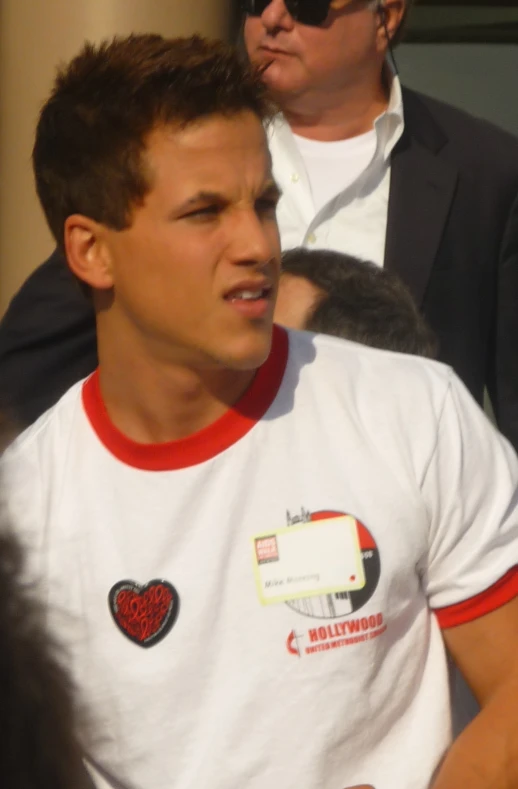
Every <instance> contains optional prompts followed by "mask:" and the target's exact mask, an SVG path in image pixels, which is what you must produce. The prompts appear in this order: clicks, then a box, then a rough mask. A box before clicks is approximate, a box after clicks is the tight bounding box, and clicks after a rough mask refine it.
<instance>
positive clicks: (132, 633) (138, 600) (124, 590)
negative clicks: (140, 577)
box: [108, 580, 180, 647]
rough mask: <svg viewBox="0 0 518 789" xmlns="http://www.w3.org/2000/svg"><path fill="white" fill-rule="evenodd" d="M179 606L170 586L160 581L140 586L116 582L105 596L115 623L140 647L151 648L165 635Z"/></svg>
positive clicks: (173, 589)
mask: <svg viewBox="0 0 518 789" xmlns="http://www.w3.org/2000/svg"><path fill="white" fill-rule="evenodd" d="M179 603H180V600H179V597H178V592H177V591H176V589H175V588H174V586H173V585H172V584H170V583H169V581H161V580H153V581H149V583H147V584H144V585H142V584H138V583H136V582H135V581H118V582H117V583H116V584H114V585H113V586H112V588H111V589H110V593H109V595H108V604H109V606H110V611H111V615H112V616H113V619H114V621H115V623H116V624H117V626H118V627H119V629H120V630H121V631H122V632H123V633H124V635H125V636H127V637H128V638H129V639H130V640H131V641H134V642H135V644H138V645H139V646H141V647H152V646H153V645H154V644H157V643H158V642H159V641H161V640H162V639H163V638H164V636H166V635H167V634H168V633H169V631H170V630H171V628H172V626H173V625H174V623H175V621H176V618H177V616H178V609H179Z"/></svg>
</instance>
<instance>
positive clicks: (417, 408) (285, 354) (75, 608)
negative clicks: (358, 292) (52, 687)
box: [4, 329, 518, 789]
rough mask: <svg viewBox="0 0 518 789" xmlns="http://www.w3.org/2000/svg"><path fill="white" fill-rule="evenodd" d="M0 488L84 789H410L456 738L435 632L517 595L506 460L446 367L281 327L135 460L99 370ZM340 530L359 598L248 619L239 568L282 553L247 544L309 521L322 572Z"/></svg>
mask: <svg viewBox="0 0 518 789" xmlns="http://www.w3.org/2000/svg"><path fill="white" fill-rule="evenodd" d="M4 471H5V473H6V475H7V486H6V487H7V490H8V491H9V501H8V504H9V507H10V509H11V512H12V515H13V517H14V518H15V522H16V526H17V529H18V532H19V533H20V534H21V535H22V537H23V539H24V541H25V542H26V544H27V546H28V551H29V552H28V558H29V567H30V571H31V575H32V576H36V577H38V578H40V579H41V580H40V582H41V584H42V590H43V594H44V595H45V598H46V600H47V601H48V603H49V606H50V623H51V627H52V629H53V630H56V631H57V632H58V633H59V634H60V636H61V638H62V639H64V641H65V644H66V646H67V649H68V650H69V653H70V660H71V666H72V673H73V677H74V680H75V682H76V683H77V686H78V688H79V691H80V696H81V699H82V700H83V701H84V703H85V704H86V706H87V707H88V708H89V711H90V718H91V720H90V725H89V729H88V730H87V731H85V732H84V733H83V739H84V743H85V747H86V750H87V754H88V759H89V762H90V765H93V766H94V768H95V770H96V772H97V775H99V776H102V779H100V783H101V785H102V786H108V787H113V789H115V788H117V789H121V788H122V789H199V787H209V786H210V787H211V789H243V787H246V789H265V787H275V788H277V787H279V788H280V787H282V789H315V787H319V789H345V788H346V787H354V786H356V785H358V784H371V785H372V786H374V787H375V788H376V789H427V788H428V786H429V783H430V780H431V776H432V774H433V772H434V770H435V769H436V768H437V765H438V764H439V762H440V760H441V758H442V757H443V755H444V752H445V750H446V748H447V747H448V745H449V742H450V728H451V719H450V718H451V716H450V705H449V685H448V670H447V661H446V657H445V651H444V646H443V640H442V637H441V632H440V627H441V626H443V627H444V626H454V625H456V624H459V623H462V622H466V621H469V620H471V619H473V618H476V617H477V616H480V615H482V614H484V613H486V612H488V611H490V610H492V609H494V608H495V607H498V606H499V605H502V604H503V603H505V602H506V601H507V600H509V599H511V598H512V597H514V596H515V595H516V594H517V592H518V588H517V587H518V582H517V574H516V571H513V569H512V568H515V566H516V565H517V563H518V514H517V511H516V507H515V500H516V488H517V482H518V463H517V459H516V457H515V455H514V452H513V451H512V449H511V447H510V445H509V444H508V443H507V442H506V441H505V439H503V438H502V437H501V436H500V435H499V434H498V433H497V432H496V431H495V430H494V429H493V428H492V427H491V425H490V424H489V422H488V421H487V419H486V418H485V416H484V415H483V414H482V412H481V411H480V410H479V408H478V406H477V405H476V404H475V403H474V402H473V400H472V399H471V397H470V396H469V394H468V393H467V392H466V390H465V389H464V387H463V385H462V384H461V383H460V382H459V380H458V379H457V378H456V377H455V375H454V374H453V373H452V372H451V370H450V369H449V368H447V367H445V366H443V365H440V364H438V363H435V362H430V361H427V360H424V359H419V358H416V357H411V356H404V355H399V354H395V353H390V352H383V351H379V350H376V349H372V348H367V347H364V346H359V345H356V344H354V343H349V342H346V341H343V340H338V339H335V338H331V337H325V336H314V335H311V334H305V333H297V332H289V333H286V332H284V331H283V330H281V329H276V331H275V335H274V343H273V347H272V352H271V354H270V356H269V359H268V360H267V362H266V363H265V365H263V367H262V368H261V369H260V370H259V371H258V374H257V376H256V377H255V379H254V382H253V384H252V385H251V387H250V388H249V390H248V391H247V393H246V394H245V395H244V397H243V398H242V400H241V401H240V402H239V403H237V404H236V406H235V407H234V408H233V409H231V410H230V411H229V412H228V413H226V414H225V415H224V416H223V417H222V418H221V419H220V420H218V421H217V422H216V423H214V424H213V425H211V426H210V427H209V428H207V429H206V430H203V431H201V432H200V433H198V434H195V435H193V436H191V437H189V438H186V439H184V440H181V441H178V442H172V443H169V444H161V445H157V446H153V445H141V444H135V443H134V442H132V441H130V440H129V439H127V438H126V437H125V436H123V435H122V434H121V433H119V432H118V431H117V429H116V428H115V427H114V426H113V425H112V424H111V422H110V421H109V418H108V416H107V413H106V411H105V409H104V405H103V403H102V398H101V395H100V390H99V385H98V377H97V375H96V374H94V375H93V376H92V377H91V378H89V379H88V380H87V381H86V383H79V384H77V385H75V386H74V387H72V388H71V389H70V390H69V391H68V393H67V394H65V396H64V397H63V398H62V399H61V400H60V401H59V402H58V404H57V405H56V406H55V407H54V408H52V409H51V410H50V411H48V412H47V413H46V414H44V415H43V416H42V417H41V418H40V419H39V420H38V421H37V422H36V423H35V424H34V425H33V426H32V427H30V428H29V429H28V430H26V431H25V432H24V433H23V434H22V435H21V437H20V438H19V439H18V440H17V441H16V442H15V444H14V445H13V447H12V448H11V449H10V450H9V451H8V453H7V454H6V456H5V461H4ZM343 514H349V515H352V516H353V517H354V519H355V520H353V521H352V523H353V525H354V533H355V535H357V539H358V541H359V547H360V552H361V556H360V562H361V572H363V573H364V585H363V586H362V588H360V589H357V590H355V591H349V592H344V593H338V594H335V593H330V594H325V595H321V596H304V597H303V598H302V599H296V600H292V601H290V603H286V602H278V603H276V604H270V605H263V604H262V603H261V602H260V600H259V592H258V587H257V583H256V574H257V572H258V568H257V567H255V568H254V566H253V564H254V563H253V557H254V555H256V556H260V558H261V560H262V561H263V560H264V561H266V560H272V561H273V560H275V559H276V558H277V560H279V556H278V555H277V557H276V556H275V553H276V549H275V545H274V549H272V546H271V540H269V538H268V539H267V540H266V543H261V546H262V547H261V548H259V547H258V543H256V542H255V541H254V540H255V537H256V536H257V535H264V534H265V533H266V534H267V535H270V536H273V537H274V538H275V539H274V541H273V542H274V543H275V541H276V540H277V537H276V534H277V532H278V530H279V529H283V528H284V529H285V532H283V534H286V532H290V530H291V529H292V528H297V529H298V528H299V527H300V526H301V524H305V523H306V522H308V523H309V524H310V525H309V526H306V527H305V529H306V531H305V534H306V535H307V534H308V531H307V530H308V529H310V530H312V531H311V533H310V536H311V538H312V539H316V543H315V545H316V546H317V547H316V549H315V550H314V557H313V556H311V557H310V558H311V562H313V561H314V563H315V568H316V569H317V571H321V572H325V573H327V571H328V570H329V567H328V563H329V561H330V560H329V559H328V560H325V561H324V559H323V558H322V557H323V556H324V550H323V547H324V546H323V538H322V537H321V535H322V534H323V529H324V524H322V523H321V524H320V525H319V523H318V520H319V519H321V520H322V519H323V520H324V521H327V522H328V521H329V519H331V518H334V517H338V516H340V515H343ZM348 522H349V523H351V521H348ZM286 527H289V528H287V529H286ZM299 532H300V529H299ZM289 538H290V537H288V539H289ZM260 539H261V540H262V539H264V538H260ZM283 539H284V538H283ZM283 544H284V543H283ZM351 577H353V576H351ZM349 580H350V579H349ZM150 582H151V586H149V587H148V588H147V589H144V590H139V589H138V588H136V587H135V586H134V585H133V584H134V583H137V584H141V585H146V584H149V583H150ZM139 591H142V593H141V594H139ZM431 609H433V610H434V611H435V613H432V612H431ZM142 644H146V645H147V646H143V645H142Z"/></svg>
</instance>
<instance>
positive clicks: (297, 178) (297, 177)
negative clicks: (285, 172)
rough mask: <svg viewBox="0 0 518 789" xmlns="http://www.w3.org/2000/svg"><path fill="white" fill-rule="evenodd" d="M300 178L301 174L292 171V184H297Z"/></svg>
mask: <svg viewBox="0 0 518 789" xmlns="http://www.w3.org/2000/svg"><path fill="white" fill-rule="evenodd" d="M298 180H299V174H298V173H292V174H291V183H292V184H296V183H297V181H298Z"/></svg>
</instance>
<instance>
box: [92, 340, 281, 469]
mask: <svg viewBox="0 0 518 789" xmlns="http://www.w3.org/2000/svg"><path fill="white" fill-rule="evenodd" d="M288 345H289V343H288V335H287V332H286V331H285V329H283V328H281V327H280V326H274V327H273V336H272V347H271V350H270V353H269V355H268V358H267V360H266V361H265V362H264V364H262V365H261V367H260V368H259V369H258V370H257V373H256V375H255V377H254V379H253V381H252V383H251V384H250V386H249V387H248V389H247V390H246V392H245V393H244V394H243V396H242V397H241V398H240V399H239V400H238V402H237V403H235V405H234V406H232V408H229V409H228V411H226V412H225V413H224V414H223V415H222V416H221V417H220V418H219V419H217V420H216V421H215V422H213V423H212V424H211V425H208V427H206V428H204V429H203V430H199V431H198V432H196V433H193V435H191V436H187V438H182V439H180V440H178V441H168V442H164V443H159V444H141V443H138V442H136V441H133V440H132V439H130V438H128V437H127V436H125V435H124V434H123V433H121V431H120V430H119V429H118V428H117V427H115V425H114V424H113V422H112V421H111V419H110V417H109V416H108V412H107V410H106V407H105V405H104V401H103V398H102V394H101V388H100V384H99V371H98V370H96V371H95V372H94V373H93V374H92V375H91V376H90V377H89V378H87V379H86V381H85V382H84V384H83V388H82V401H83V407H84V410H85V413H86V416H87V418H88V421H89V422H90V425H91V427H92V428H93V430H94V432H95V434H96V435H97V438H98V439H99V440H100V441H101V443H102V444H103V445H104V446H105V448H106V449H107V450H108V451H109V452H110V453H111V454H112V455H114V457H116V458H117V459H118V460H120V461H121V462H122V463H125V464H126V465H128V466H133V467H134V468H138V469H141V470H145V471H175V470H179V469H182V468H188V467H189V466H195V465H197V464H199V463H204V462H205V461H207V460H210V459H211V458H214V457H216V455H219V454H220V453H221V452H224V451H225V450H226V449H228V448H229V447H231V446H232V445H233V444H235V443H236V442H237V441H239V440H240V439H241V438H243V436H245V435H246V434H247V433H248V432H249V431H250V430H251V429H252V428H253V427H254V425H255V424H256V423H257V422H258V421H259V420H260V419H261V418H262V417H263V416H264V414H265V413H266V411H267V410H268V408H269V407H270V406H271V404H272V403H273V401H274V399H275V397H276V396H277V392H278V391H279V387H280V385H281V383H282V379H283V377H284V371H285V369H286V363H287V360H288Z"/></svg>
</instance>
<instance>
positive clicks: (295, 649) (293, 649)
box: [286, 630, 302, 657]
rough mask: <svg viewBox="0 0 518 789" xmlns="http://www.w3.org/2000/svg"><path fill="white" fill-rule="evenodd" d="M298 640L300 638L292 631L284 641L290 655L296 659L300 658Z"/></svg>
mask: <svg viewBox="0 0 518 789" xmlns="http://www.w3.org/2000/svg"><path fill="white" fill-rule="evenodd" d="M299 638H302V636H301V635H299V634H298V633H296V632H295V631H294V630H292V631H291V633H290V634H289V636H288V638H287V639H286V647H287V649H288V652H289V653H290V655H297V657H300V647H299Z"/></svg>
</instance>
